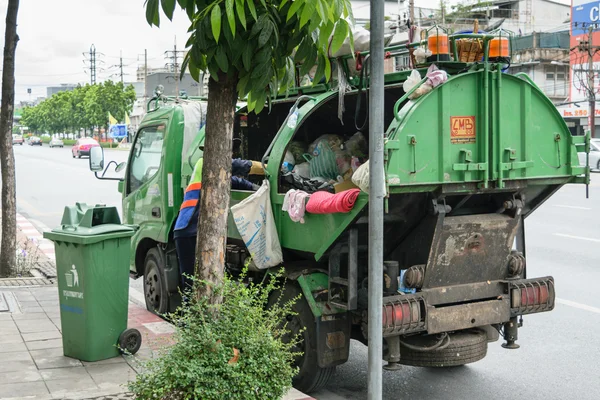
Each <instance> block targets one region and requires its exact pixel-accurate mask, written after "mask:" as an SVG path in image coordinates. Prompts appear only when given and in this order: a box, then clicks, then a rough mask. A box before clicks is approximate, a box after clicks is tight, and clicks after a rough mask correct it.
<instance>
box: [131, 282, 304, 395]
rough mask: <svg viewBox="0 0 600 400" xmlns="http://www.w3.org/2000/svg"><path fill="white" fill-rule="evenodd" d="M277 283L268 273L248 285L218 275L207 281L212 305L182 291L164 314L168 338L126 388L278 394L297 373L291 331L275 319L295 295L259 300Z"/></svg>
mask: <svg viewBox="0 0 600 400" xmlns="http://www.w3.org/2000/svg"><path fill="white" fill-rule="evenodd" d="M197 284H202V283H197ZM279 288H280V287H279V285H278V283H277V277H275V276H270V277H269V278H267V279H266V282H265V283H263V284H252V283H250V284H248V285H246V284H243V283H241V282H239V281H234V280H232V279H230V278H225V279H224V281H223V283H222V284H220V285H219V286H217V287H216V288H215V290H216V291H217V292H218V293H220V294H221V295H222V296H223V302H222V304H220V305H211V304H208V302H207V301H206V299H196V298H195V297H196V296H195V295H191V293H187V295H186V296H184V298H192V299H193V300H191V301H187V302H185V301H184V305H183V306H182V307H180V309H179V310H178V312H177V313H175V314H170V315H169V316H168V317H169V318H170V319H171V321H172V322H173V323H174V325H175V326H176V329H177V331H176V333H175V339H176V342H175V344H174V345H173V346H172V347H170V348H168V349H166V350H165V351H164V352H163V353H162V354H161V355H160V356H159V357H158V358H155V359H153V360H150V361H149V362H147V363H145V364H144V365H143V372H142V374H140V375H138V377H137V380H136V381H134V382H132V383H130V385H129V388H130V390H131V391H133V392H134V393H135V394H136V398H138V399H169V400H172V399H173V400H174V399H178V400H179V399H203V400H222V399H244V400H247V399H261V400H263V399H280V398H281V397H282V396H283V395H284V394H285V393H286V392H287V391H288V390H289V389H290V388H291V386H292V377H293V376H294V374H295V373H296V372H297V369H296V368H294V367H293V366H292V364H293V361H294V358H295V357H296V356H298V355H299V354H298V353H294V352H293V350H292V349H293V347H294V345H295V344H296V343H297V341H298V339H299V337H293V338H291V340H290V338H289V336H290V333H289V332H288V330H287V323H282V321H286V317H287V316H289V315H294V312H293V311H292V306H293V304H294V302H295V301H297V300H298V299H293V300H291V301H288V302H283V301H282V302H277V303H278V304H274V305H271V306H269V307H267V304H268V301H269V296H270V295H271V296H273V293H277V292H274V291H275V290H278V289H279ZM278 293H281V291H279V292H278ZM275 297H276V296H275ZM271 298H273V297H271ZM279 298H281V297H279ZM280 303H283V304H280ZM284 336H285V337H286V338H287V339H286V340H285V341H286V342H288V343H284V341H283V340H282V338H283V337H284Z"/></svg>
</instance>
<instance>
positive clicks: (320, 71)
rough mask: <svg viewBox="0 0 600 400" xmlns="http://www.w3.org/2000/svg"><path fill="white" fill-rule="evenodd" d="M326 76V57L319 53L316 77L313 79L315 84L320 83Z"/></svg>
mask: <svg viewBox="0 0 600 400" xmlns="http://www.w3.org/2000/svg"><path fill="white" fill-rule="evenodd" d="M324 76H325V57H323V55H322V54H321V53H319V60H318V62H317V72H315V77H314V79H313V86H316V85H318V84H319V83H320V82H321V79H323V77H324Z"/></svg>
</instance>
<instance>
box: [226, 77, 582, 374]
mask: <svg viewBox="0 0 600 400" xmlns="http://www.w3.org/2000/svg"><path fill="white" fill-rule="evenodd" d="M405 76H407V74H405ZM390 81H391V79H390ZM386 82H387V81H386ZM400 83H401V82H400ZM385 93H386V97H385V118H386V126H387V132H386V136H385V149H384V150H385V151H384V157H385V177H386V182H385V184H386V189H387V197H386V198H385V215H384V260H385V263H384V271H385V276H384V282H385V287H384V299H383V303H384V310H383V336H384V338H385V339H386V343H385V344H384V348H385V355H384V358H385V359H386V360H388V361H390V362H393V363H395V362H400V363H404V364H410V365H416V366H450V365H462V364H465V363H468V362H473V361H477V360H479V359H481V358H483V357H484V356H485V354H486V350H487V342H488V341H495V340H497V339H498V338H499V332H500V331H503V333H504V339H505V340H506V343H505V346H506V347H508V348H516V347H518V345H517V344H516V340H517V327H518V326H519V325H520V323H521V322H522V320H519V319H518V317H521V316H522V315H525V314H530V313H538V312H544V311H550V310H552V309H553V308H554V299H555V285H554V280H553V278H552V277H550V276H541V277H531V276H528V274H527V269H526V259H525V255H526V254H525V247H524V245H525V242H524V226H525V225H524V221H525V218H526V217H527V216H528V215H530V214H531V213H532V212H533V211H534V210H535V209H536V208H537V207H539V206H540V205H541V204H542V203H544V201H546V200H547V199H548V198H549V197H550V196H551V195H552V194H553V193H555V192H556V191H557V190H558V189H560V188H561V186H563V185H564V184H567V183H586V182H588V179H589V173H588V169H587V167H586V166H581V165H579V162H578V157H577V152H578V151H584V147H585V146H586V142H587V140H588V139H587V137H583V136H582V137H574V136H572V135H571V134H570V132H569V130H568V128H567V126H566V125H565V122H564V120H563V119H562V117H561V116H560V114H559V113H558V112H557V110H556V108H555V107H554V105H553V104H552V103H551V101H550V100H549V99H548V98H547V97H546V96H545V95H544V94H543V93H542V92H541V91H540V90H539V89H538V88H537V87H536V86H535V85H534V84H533V83H532V82H531V81H529V80H528V78H527V77H523V76H512V75H508V74H505V73H503V72H502V71H501V69H500V68H496V69H494V68H492V67H491V66H490V65H488V66H486V67H481V68H479V69H477V68H474V69H472V70H471V71H469V72H463V73H459V74H455V75H451V76H450V78H449V79H448V81H447V82H445V83H444V84H442V85H440V86H438V87H436V88H434V89H433V90H432V91H431V92H429V93H427V94H425V95H423V96H421V97H419V98H417V99H414V100H408V98H407V94H408V93H405V92H404V91H403V90H402V88H401V85H398V84H396V85H393V84H389V85H386V89H385ZM353 96H354V97H353ZM358 96H361V94H360V93H358V94H357V93H356V92H352V93H347V94H346V96H345V102H346V110H347V111H346V114H351V115H350V116H348V118H350V119H349V120H344V122H345V123H344V124H343V125H341V124H340V125H339V126H338V128H337V129H338V131H337V132H344V133H351V132H352V129H354V124H353V122H355V121H353V120H352V118H353V117H354V115H353V112H352V110H353V108H354V107H356V103H357V102H356V98H357V97H358ZM337 100H338V98H337V96H336V95H331V94H329V95H327V94H325V95H322V96H321V97H317V99H316V100H313V101H307V102H306V104H305V105H304V106H303V107H300V108H299V111H298V119H297V121H298V122H297V126H295V127H290V126H285V123H284V125H282V128H281V131H280V132H279V134H278V136H277V137H276V138H275V139H274V145H273V148H272V150H271V151H270V153H269V154H268V155H269V161H270V162H269V165H268V166H267V172H268V175H270V179H271V191H272V192H271V201H272V204H273V211H274V215H275V219H276V222H277V229H278V234H279V240H280V242H281V245H282V247H283V249H284V266H285V268H286V271H287V274H288V277H290V278H291V279H293V280H295V281H296V282H297V283H298V284H299V286H300V287H301V288H302V292H303V294H304V297H305V298H306V301H307V302H308V304H309V305H310V309H311V312H312V314H313V315H314V317H315V324H316V325H317V326H318V328H317V332H319V334H318V338H316V339H315V342H316V343H317V344H316V352H317V356H316V359H318V366H319V368H328V367H332V366H335V365H338V364H340V363H343V362H345V361H346V360H347V358H348V352H349V350H348V349H349V339H350V338H355V339H357V340H360V341H362V342H363V343H365V344H367V339H368V338H367V331H368V329H367V327H368V324H369V315H368V313H367V309H368V298H367V293H368V285H369V282H368V280H367V275H368V262H367V260H368V251H369V249H368V235H369V226H368V207H367V204H368V198H369V197H368V194H367V193H364V192H363V193H361V194H360V196H359V198H358V200H357V202H356V203H355V205H354V208H353V209H352V211H351V212H350V213H348V214H329V215H314V214H308V213H307V214H306V215H305V217H304V223H297V222H293V221H292V220H291V219H290V218H289V216H288V214H287V213H286V212H284V211H282V204H283V197H284V194H285V189H283V188H282V185H281V182H278V180H277V177H278V174H279V171H278V168H279V165H280V164H279V163H277V162H273V160H275V161H277V160H283V159H284V155H285V152H286V149H288V148H289V145H290V142H291V141H293V140H297V138H298V137H299V136H300V135H307V133H306V132H311V133H312V135H311V136H310V138H314V137H316V136H317V135H318V134H323V133H336V131H335V130H333V124H334V123H335V122H337V118H336V116H335V114H333V115H332V114H331V112H332V111H337V110H336V107H337V105H338V101H337ZM320 110H322V111H320ZM348 110H350V111H348ZM326 121H334V122H326ZM338 124H339V122H338ZM349 125H350V126H349ZM578 149H579V150H578ZM247 196H248V194H245V193H236V192H235V191H232V203H233V204H236V203H237V202H239V201H241V200H243V199H244V198H246V197H247ZM228 233H229V240H230V243H236V240H237V239H239V234H238V233H237V231H236V229H235V224H234V223H233V221H232V220H231V219H230V221H229V231H228ZM234 248H235V247H234V246H230V250H231V249H234ZM239 250H240V248H238V249H237V250H235V251H239ZM230 253H231V252H230ZM230 255H231V258H229V260H237V259H240V257H239V254H237V253H235V254H233V255H232V254H230ZM242 258H243V257H242ZM232 262H235V261H232ZM230 265H231V264H230ZM436 346H437V347H436ZM461 346H462V347H461ZM419 348H423V349H426V350H427V349H430V350H435V349H438V351H432V352H425V351H423V352H420V351H418V349H419ZM461 348H462V349H466V351H464V352H463V354H462V355H459V356H458V357H457V356H456V355H457V354H459V353H460V351H457V349H461ZM415 349H417V350H415Z"/></svg>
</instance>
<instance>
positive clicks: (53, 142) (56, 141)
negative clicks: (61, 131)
mask: <svg viewBox="0 0 600 400" xmlns="http://www.w3.org/2000/svg"><path fill="white" fill-rule="evenodd" d="M49 146H50V148H52V147H64V146H65V144H64V143H63V141H62V140H61V139H59V138H52V140H51V141H50V143H49Z"/></svg>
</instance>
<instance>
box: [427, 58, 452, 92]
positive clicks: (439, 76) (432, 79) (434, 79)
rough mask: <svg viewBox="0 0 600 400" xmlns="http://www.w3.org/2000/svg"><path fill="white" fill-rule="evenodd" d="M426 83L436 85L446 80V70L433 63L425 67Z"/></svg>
mask: <svg viewBox="0 0 600 400" xmlns="http://www.w3.org/2000/svg"><path fill="white" fill-rule="evenodd" d="M426 76H427V78H428V79H427V83H428V84H429V85H430V86H431V87H432V88H434V87H437V86H439V85H441V84H442V83H444V82H446V81H447V80H448V74H447V73H446V71H443V70H441V69H439V68H438V67H437V66H436V65H435V64H431V65H430V66H429V68H427V75H426Z"/></svg>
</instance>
